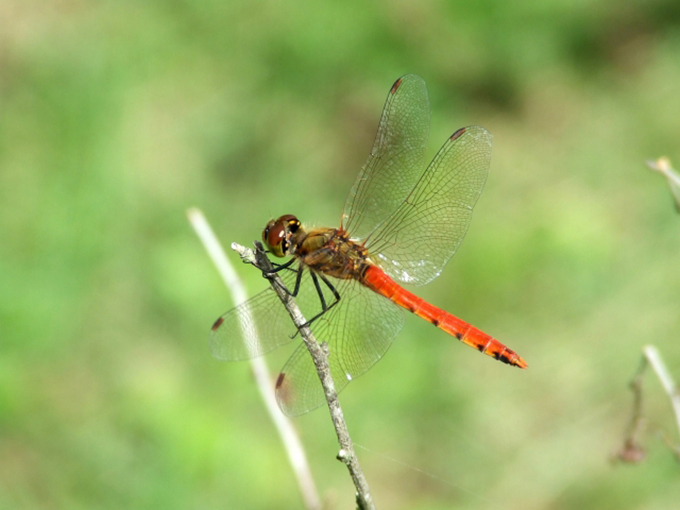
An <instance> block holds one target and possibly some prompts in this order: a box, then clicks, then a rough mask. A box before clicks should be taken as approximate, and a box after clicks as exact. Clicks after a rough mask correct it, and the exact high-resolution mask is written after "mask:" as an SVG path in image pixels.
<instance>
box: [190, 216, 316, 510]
mask: <svg viewBox="0 0 680 510" xmlns="http://www.w3.org/2000/svg"><path fill="white" fill-rule="evenodd" d="M187 217H188V218H189V222H190V223H191V226H192V227H193V228H194V230H195V231H196V235H198V237H199V238H200V240H201V242H202V243H203V246H204V247H205V249H206V251H207V252H208V255H210V258H211V259H212V261H213V263H214V264H215V266H216V267H217V270H218V271H219V273H220V275H221V276H222V279H223V280H224V284H225V285H226V286H227V288H228V289H229V291H230V292H231V295H232V299H233V301H234V305H239V304H240V303H243V302H244V301H245V300H246V299H247V296H246V291H245V289H244V287H243V284H242V283H241V281H240V279H239V278H238V275H237V274H236V271H234V268H233V266H232V265H231V263H230V262H229V259H228V258H227V256H226V255H225V253H224V250H223V249H222V246H221V245H220V243H219V241H218V240H217V238H216V236H215V234H214V233H213V231H212V229H211V228H210V225H209V224H208V222H207V221H206V219H205V217H204V216H203V213H201V211H199V210H198V209H189V210H188V211H187ZM250 366H251V369H252V371H253V374H254V376H255V384H256V385H257V388H258V390H259V391H260V396H261V397H262V400H263V401H264V404H265V408H266V409H267V412H268V413H269V416H270V417H271V419H272V421H273V422H274V425H275V426H276V430H277V431H278V433H279V436H280V437H281V441H282V442H283V445H284V447H285V449H286V453H287V454H288V460H289V462H290V465H291V467H292V468H293V472H294V473H295V476H296V478H297V481H298V485H299V487H300V492H301V494H302V499H303V501H304V503H305V507H306V508H307V509H309V510H319V509H320V508H321V501H320V500H319V494H318V492H317V490H316V486H315V484H314V479H313V478H312V473H311V470H310V469H309V463H308V462H307V457H306V455H305V451H304V448H303V447H302V443H301V442H300V438H299V437H298V435H297V433H296V431H295V428H294V427H293V424H292V423H291V421H290V420H289V419H288V417H286V416H285V415H284V414H283V413H282V412H281V410H280V409H279V406H278V405H277V403H276V398H275V396H274V391H273V385H272V377H271V375H270V373H269V369H268V367H267V363H266V361H265V360H264V358H263V357H261V356H260V357H257V358H253V359H251V360H250Z"/></svg>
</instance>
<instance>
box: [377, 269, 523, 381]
mask: <svg viewBox="0 0 680 510" xmlns="http://www.w3.org/2000/svg"><path fill="white" fill-rule="evenodd" d="M363 283H364V284H365V285H366V286H368V287H369V288H370V289H371V290H373V291H374V292H377V293H378V294H381V295H383V296H385V297H386V298H388V299H389V300H391V301H393V302H394V303H396V304H397V305H399V306H401V307H403V308H405V309H407V310H408V311H410V312H412V313H414V314H415V315H417V316H418V317H421V318H422V319H425V320H426V321H427V322H430V323H432V324H433V325H435V326H436V327H437V328H439V329H441V330H442V331H445V332H447V333H448V334H449V335H451V336H454V337H456V338H457V339H458V340H460V341H461V342H463V343H464V344H466V345H469V346H470V347H473V348H475V349H477V350H478V351H479V352H481V353H483V354H486V355H488V356H491V357H493V358H495V359H497V360H499V361H502V362H503V363H507V364H508V365H513V366H516V367H520V368H526V367H527V364H526V362H525V361H524V360H523V359H522V358H521V357H520V356H519V355H518V354H517V353H516V352H515V351H513V350H512V349H509V348H508V347H506V346H505V345H503V344H502V343H501V342H499V341H498V340H496V339H495V338H493V337H492V336H490V335H487V334H486V333H484V332H482V331H480V330H479V329H477V328H475V327H474V326H472V325H470V324H468V323H467V322H465V321H463V320H461V319H459V318H458V317H456V316H454V315H451V314H450V313H448V312H447V311H445V310H442V309H441V308H437V307H436V306H434V305H431V304H430V303H428V302H427V301H425V300H424V299H422V298H420V297H418V296H416V295H415V294H412V293H411V292H409V291H407V290H406V289H404V288H403V287H401V286H400V285H399V284H398V283H396V282H395V281H394V280H392V279H391V278H390V277H389V276H388V275H387V274H386V273H385V272H384V271H383V270H382V269H380V268H378V267H377V266H373V265H370V266H368V268H367V269H366V271H365V273H364V277H363Z"/></svg>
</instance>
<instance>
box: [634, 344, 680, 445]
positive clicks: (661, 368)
mask: <svg viewBox="0 0 680 510" xmlns="http://www.w3.org/2000/svg"><path fill="white" fill-rule="evenodd" d="M642 352H643V353H644V355H645V358H647V361H648V362H649V365H650V366H651V367H652V370H654V373H655V374H656V376H657V377H658V378H659V381H661V386H662V387H663V389H664V391H665V392H666V394H667V395H668V398H669V399H670V401H671V406H673V412H674V413H675V421H676V425H677V426H678V434H680V391H679V390H678V386H677V385H676V384H675V381H674V380H673V377H672V376H671V374H670V372H669V371H668V369H667V368H666V365H665V364H664V362H663V360H662V359H661V355H660V354H659V351H658V350H657V348H656V347H654V346H653V345H646V346H645V347H644V348H643V349H642Z"/></svg>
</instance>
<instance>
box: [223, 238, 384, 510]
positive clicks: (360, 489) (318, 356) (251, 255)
mask: <svg viewBox="0 0 680 510" xmlns="http://www.w3.org/2000/svg"><path fill="white" fill-rule="evenodd" d="M231 247H232V249H234V250H235V251H236V252H237V253H238V254H239V255H240V256H241V258H242V259H243V260H244V262H249V263H252V264H253V265H254V266H255V267H257V268H258V269H260V270H261V271H263V272H265V273H267V275H268V277H269V278H270V282H271V285H272V288H273V289H274V291H275V292H276V294H277V295H278V296H279V299H280V300H281V303H283V306H285V307H286V310H287V311H288V313H289V314H290V317H291V319H292V320H293V323H294V324H295V327H296V328H297V329H298V331H299V332H300V335H301V336H302V339H303V340H304V342H305V345H306V346H307V349H308V350H309V353H310V354H311V356H312V359H313V360H314V366H315V367H316V372H317V374H318V376H319V380H320V381H321V385H322V386H323V391H324V394H325V396H326V402H327V403H328V409H329V410H330V412H331V420H332V421H333V426H334V427H335V433H336V435H337V436H338V443H339V444H340V451H339V452H338V455H337V458H338V460H340V461H342V462H343V463H344V464H345V465H346V466H347V469H348V470H349V473H350V476H351V477H352V481H353V482H354V487H355V488H356V490H357V494H356V501H357V505H358V507H359V508H360V509H361V510H373V509H375V505H374V504H373V499H372V498H371V493H370V490H369V488H368V483H367V482H366V478H365V477H364V474H363V471H362V470H361V466H360V465H359V460H358V459H357V456H356V454H355V452H354V445H353V443H352V439H351V437H350V435H349V432H348V430H347V424H346V423H345V418H344V415H343V413H342V408H341V407H340V401H339V400H338V394H337V392H336V391H335V384H334V383H333V378H332V377H331V370H330V367H329V365H328V346H327V344H326V343H323V344H319V343H318V342H317V341H316V339H315V338H314V335H313V334H312V331H311V330H310V329H309V326H308V325H307V321H306V320H305V318H304V317H303V315H302V312H301V311H300V309H299V308H298V306H297V305H296V304H295V300H294V299H293V297H292V296H291V295H290V294H289V293H287V292H286V291H285V290H284V288H283V282H281V280H280V278H279V276H278V275H277V274H276V273H272V269H273V266H272V264H271V262H270V261H269V259H268V258H267V256H266V254H265V252H264V250H263V249H262V245H261V244H260V243H258V242H256V243H255V248H256V250H255V252H253V250H251V249H248V248H245V247H244V246H241V245H239V244H236V243H233V244H232V245H231Z"/></svg>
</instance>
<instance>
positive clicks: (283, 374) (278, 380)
mask: <svg viewBox="0 0 680 510" xmlns="http://www.w3.org/2000/svg"><path fill="white" fill-rule="evenodd" d="M285 377H286V374H285V373H283V372H281V373H280V374H279V377H278V379H276V389H277V390H278V389H279V388H280V387H281V385H282V384H283V380H284V379H285Z"/></svg>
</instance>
